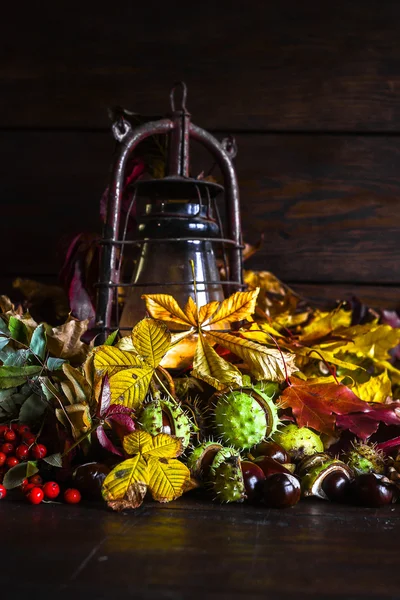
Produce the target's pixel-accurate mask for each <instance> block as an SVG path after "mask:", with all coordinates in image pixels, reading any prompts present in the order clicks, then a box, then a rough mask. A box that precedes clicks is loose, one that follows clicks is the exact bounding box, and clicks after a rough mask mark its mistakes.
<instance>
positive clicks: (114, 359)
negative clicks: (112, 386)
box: [94, 346, 143, 377]
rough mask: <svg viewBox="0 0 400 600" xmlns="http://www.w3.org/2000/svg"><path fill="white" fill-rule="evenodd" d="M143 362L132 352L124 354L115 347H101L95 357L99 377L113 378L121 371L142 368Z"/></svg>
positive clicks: (95, 366)
mask: <svg viewBox="0 0 400 600" xmlns="http://www.w3.org/2000/svg"><path fill="white" fill-rule="evenodd" d="M142 365H143V361H142V360H141V359H140V358H139V357H138V356H137V355H135V354H133V353H132V352H124V351H123V350H120V349H119V348H116V347H115V346H99V348H98V349H97V350H96V352H95V355H94V368H95V370H96V374H97V376H100V377H103V376H104V375H108V376H109V377H112V376H113V375H115V373H117V372H118V371H121V369H129V368H132V367H141V366H142Z"/></svg>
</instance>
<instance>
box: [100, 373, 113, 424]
mask: <svg viewBox="0 0 400 600" xmlns="http://www.w3.org/2000/svg"><path fill="white" fill-rule="evenodd" d="M110 404H111V390H110V380H109V378H108V375H105V376H104V378H103V381H102V383H101V393H100V398H99V404H98V408H97V416H98V417H101V418H102V419H104V418H105V417H106V415H107V411H109V410H110V408H111V407H110Z"/></svg>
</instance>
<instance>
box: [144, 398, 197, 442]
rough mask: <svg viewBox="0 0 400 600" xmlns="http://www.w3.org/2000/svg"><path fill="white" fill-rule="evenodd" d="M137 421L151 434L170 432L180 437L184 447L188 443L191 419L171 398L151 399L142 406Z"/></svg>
mask: <svg viewBox="0 0 400 600" xmlns="http://www.w3.org/2000/svg"><path fill="white" fill-rule="evenodd" d="M139 422H140V425H141V427H142V429H144V430H145V431H147V433H150V434H151V435H158V434H159V433H170V434H171V435H174V436H176V437H178V438H181V440H182V444H183V448H184V449H185V448H187V447H188V445H189V442H190V435H191V432H192V423H191V420H190V418H189V417H188V416H187V414H186V413H185V411H184V410H183V409H182V407H181V406H180V405H179V404H178V403H175V402H173V401H172V400H168V399H162V400H152V401H151V402H149V403H148V404H146V405H145V406H144V407H143V410H142V412H141V414H140V417H139ZM167 429H169V431H167Z"/></svg>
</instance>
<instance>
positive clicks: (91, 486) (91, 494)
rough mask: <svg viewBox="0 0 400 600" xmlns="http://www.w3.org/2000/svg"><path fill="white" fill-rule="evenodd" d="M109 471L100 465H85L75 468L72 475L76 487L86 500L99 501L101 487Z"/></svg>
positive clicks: (94, 463)
mask: <svg viewBox="0 0 400 600" xmlns="http://www.w3.org/2000/svg"><path fill="white" fill-rule="evenodd" d="M109 472H110V469H109V468H108V467H107V466H106V465H103V464H101V463H96V462H93V463H86V464H84V465H80V466H79V467H77V469H76V470H75V472H74V474H73V481H74V485H76V486H77V487H78V488H79V490H80V491H81V493H82V496H83V497H84V498H85V499H86V500H101V487H102V485H103V481H104V480H105V478H106V477H107V475H108V474H109Z"/></svg>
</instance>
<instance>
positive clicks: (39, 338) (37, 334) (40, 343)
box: [29, 324, 47, 360]
mask: <svg viewBox="0 0 400 600" xmlns="http://www.w3.org/2000/svg"><path fill="white" fill-rule="evenodd" d="M46 344H47V338H46V332H45V330H44V325H43V324H42V325H39V326H38V327H36V329H35V331H34V332H33V335H32V339H31V343H30V346H29V347H30V349H31V350H32V352H33V353H34V354H36V356H38V357H39V358H40V359H41V360H44V358H45V356H46Z"/></svg>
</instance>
